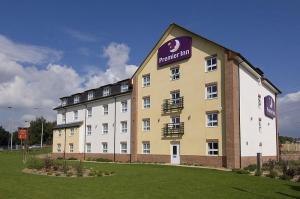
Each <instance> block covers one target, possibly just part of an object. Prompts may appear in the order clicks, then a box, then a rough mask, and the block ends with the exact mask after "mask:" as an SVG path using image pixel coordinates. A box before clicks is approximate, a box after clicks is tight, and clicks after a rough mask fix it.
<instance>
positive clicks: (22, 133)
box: [18, 128, 28, 140]
mask: <svg viewBox="0 0 300 199" xmlns="http://www.w3.org/2000/svg"><path fill="white" fill-rule="evenodd" d="M27 138H28V128H19V129H18V139H19V140H27Z"/></svg>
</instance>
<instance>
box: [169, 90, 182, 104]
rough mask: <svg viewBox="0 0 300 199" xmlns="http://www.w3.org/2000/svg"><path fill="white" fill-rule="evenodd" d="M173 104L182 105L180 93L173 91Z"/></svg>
mask: <svg viewBox="0 0 300 199" xmlns="http://www.w3.org/2000/svg"><path fill="white" fill-rule="evenodd" d="M171 98H172V104H179V103H180V91H172V92H171Z"/></svg>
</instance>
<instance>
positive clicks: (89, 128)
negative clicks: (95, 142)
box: [86, 125, 92, 135]
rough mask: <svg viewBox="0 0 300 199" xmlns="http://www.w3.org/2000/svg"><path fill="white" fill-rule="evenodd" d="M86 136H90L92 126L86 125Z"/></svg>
mask: <svg viewBox="0 0 300 199" xmlns="http://www.w3.org/2000/svg"><path fill="white" fill-rule="evenodd" d="M86 128H87V135H92V126H91V125H87V126H86Z"/></svg>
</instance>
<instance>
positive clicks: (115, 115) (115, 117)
mask: <svg viewBox="0 0 300 199" xmlns="http://www.w3.org/2000/svg"><path fill="white" fill-rule="evenodd" d="M114 100H115V102H114V103H115V113H114V162H115V161H116V129H117V127H116V125H117V124H116V122H117V97H114Z"/></svg>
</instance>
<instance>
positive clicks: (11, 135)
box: [7, 106, 13, 151]
mask: <svg viewBox="0 0 300 199" xmlns="http://www.w3.org/2000/svg"><path fill="white" fill-rule="evenodd" d="M7 108H8V109H9V110H12V109H13V107H12V106H9V107H7ZM10 117H11V116H10ZM10 122H11V123H12V121H10ZM12 126H13V125H12V124H11V125H10V127H11V129H10V131H11V132H10V150H11V151H12V142H13V141H12V140H13V132H12V128H13V127H12Z"/></svg>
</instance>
